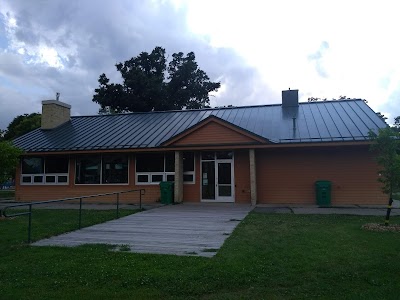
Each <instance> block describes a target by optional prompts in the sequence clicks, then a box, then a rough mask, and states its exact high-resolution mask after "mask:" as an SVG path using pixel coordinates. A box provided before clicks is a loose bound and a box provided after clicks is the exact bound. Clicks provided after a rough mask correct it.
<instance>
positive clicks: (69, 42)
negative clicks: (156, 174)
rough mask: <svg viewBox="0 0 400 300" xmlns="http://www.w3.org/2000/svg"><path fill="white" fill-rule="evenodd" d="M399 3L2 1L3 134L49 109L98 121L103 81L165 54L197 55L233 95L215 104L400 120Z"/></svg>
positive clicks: (218, 96) (0, 105)
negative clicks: (135, 61) (332, 107)
mask: <svg viewBox="0 0 400 300" xmlns="http://www.w3.org/2000/svg"><path fill="white" fill-rule="evenodd" d="M396 2H397V1H385V0H380V1H356V0H353V1H348V0H347V1H340V0H334V1H328V0H325V1H306V0H303V1H296V0H293V1H289V0H288V1H258V0H254V1H251V0H246V1H239V0H238V1H218V0H213V1H205V0H202V1H180V0H171V1H169V0H153V1H150V0H149V1H140V0H115V1H106V0H105V1H99V0H92V1H91V0H86V1H83V0H81V1H79V0H68V1H65V0H47V1H46V0H35V1H27V0H21V1H19V0H1V1H0V129H5V128H6V127H7V126H8V124H9V123H10V122H11V121H12V119H13V118H14V117H16V116H17V115H20V114H24V113H32V112H40V110H41V101H42V100H45V99H54V98H55V95H56V92H60V93H61V97H60V100H62V101H64V102H67V103H69V104H71V105H72V114H73V115H88V114H89V115H90V114H96V113H97V112H98V109H99V106H98V105H97V104H95V103H93V102H92V95H93V93H94V89H95V88H96V87H97V86H98V82H97V79H98V77H99V75H100V74H101V73H103V72H104V73H106V74H107V76H108V77H109V78H111V79H112V80H113V81H116V80H119V77H118V76H119V73H118V72H117V71H116V70H115V66H114V65H115V63H117V62H122V61H125V60H127V59H130V58H131V57H133V56H136V55H138V54H139V53H140V52H142V51H148V52H150V51H151V50H152V49H154V47H155V46H162V47H164V48H165V49H166V52H167V53H168V54H169V55H171V54H172V53H174V52H179V51H182V52H184V53H187V52H190V51H194V52H195V54H196V60H197V62H198V64H199V66H200V68H201V69H203V70H204V71H205V72H206V73H207V74H208V75H209V77H210V78H211V79H212V80H214V81H220V82H221V84H222V86H221V88H220V90H219V92H218V93H216V95H214V96H213V97H212V99H211V105H212V106H221V105H228V104H233V105H252V104H270V103H280V102H281V91H282V90H285V89H287V88H289V87H290V88H292V89H299V93H300V100H301V101H307V98H308V97H321V98H325V97H327V98H328V99H329V98H338V97H339V96H341V95H344V96H347V97H351V98H362V99H366V100H368V104H369V105H370V106H371V107H372V108H373V109H374V110H375V111H380V112H382V113H384V114H385V115H386V116H387V117H389V120H388V121H389V122H390V123H392V122H393V120H392V119H393V118H394V117H396V116H398V115H400V38H399V28H400V18H399V17H398V12H399V11H400V7H399V6H400V4H398V3H396Z"/></svg>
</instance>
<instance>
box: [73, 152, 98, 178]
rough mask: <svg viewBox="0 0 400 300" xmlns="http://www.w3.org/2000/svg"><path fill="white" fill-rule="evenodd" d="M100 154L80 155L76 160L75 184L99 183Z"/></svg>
mask: <svg viewBox="0 0 400 300" xmlns="http://www.w3.org/2000/svg"><path fill="white" fill-rule="evenodd" d="M100 162H101V158H100V156H82V157H79V158H77V160H76V176H75V183H77V184H99V183H100V167H101V164H100Z"/></svg>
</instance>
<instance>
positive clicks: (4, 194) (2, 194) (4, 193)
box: [0, 190, 15, 200]
mask: <svg viewBox="0 0 400 300" xmlns="http://www.w3.org/2000/svg"><path fill="white" fill-rule="evenodd" d="M14 197H15V191H13V190H0V200H1V199H2V198H6V199H9V198H14Z"/></svg>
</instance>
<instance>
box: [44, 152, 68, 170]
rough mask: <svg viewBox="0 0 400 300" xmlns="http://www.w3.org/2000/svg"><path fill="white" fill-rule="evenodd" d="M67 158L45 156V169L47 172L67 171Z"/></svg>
mask: <svg viewBox="0 0 400 300" xmlns="http://www.w3.org/2000/svg"><path fill="white" fill-rule="evenodd" d="M68 162H69V159H68V157H66V156H54V157H46V159H45V169H46V174H49V173H68Z"/></svg>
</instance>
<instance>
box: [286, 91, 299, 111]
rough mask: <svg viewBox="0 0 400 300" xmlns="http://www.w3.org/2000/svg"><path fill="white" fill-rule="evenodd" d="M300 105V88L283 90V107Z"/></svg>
mask: <svg viewBox="0 0 400 300" xmlns="http://www.w3.org/2000/svg"><path fill="white" fill-rule="evenodd" d="M294 106H299V90H291V89H289V90H287V91H282V107H294Z"/></svg>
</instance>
